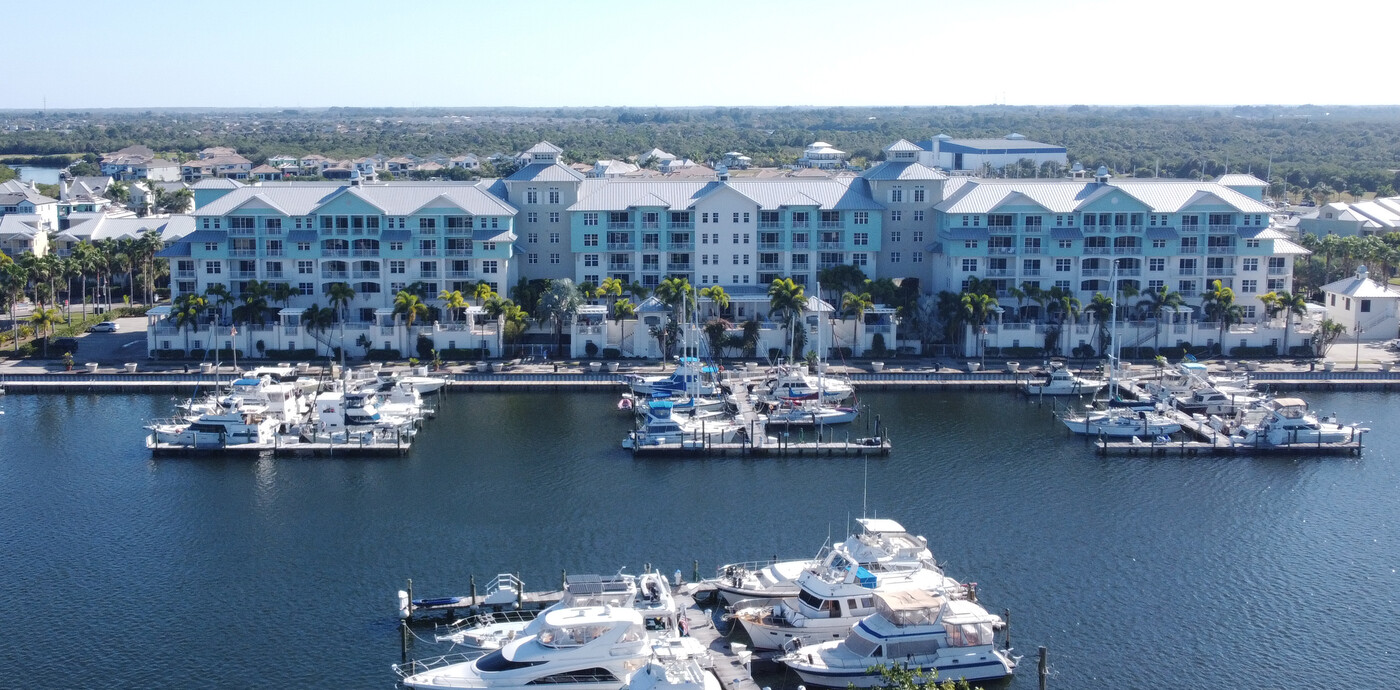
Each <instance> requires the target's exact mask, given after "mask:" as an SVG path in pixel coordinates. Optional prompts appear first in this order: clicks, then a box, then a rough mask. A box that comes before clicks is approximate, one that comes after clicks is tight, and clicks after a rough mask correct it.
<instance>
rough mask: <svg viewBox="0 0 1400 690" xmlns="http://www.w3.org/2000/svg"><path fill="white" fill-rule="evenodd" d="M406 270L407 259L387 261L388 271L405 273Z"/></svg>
mask: <svg viewBox="0 0 1400 690" xmlns="http://www.w3.org/2000/svg"><path fill="white" fill-rule="evenodd" d="M406 272H408V262H407V261H390V262H389V273H392V274H403V273H406Z"/></svg>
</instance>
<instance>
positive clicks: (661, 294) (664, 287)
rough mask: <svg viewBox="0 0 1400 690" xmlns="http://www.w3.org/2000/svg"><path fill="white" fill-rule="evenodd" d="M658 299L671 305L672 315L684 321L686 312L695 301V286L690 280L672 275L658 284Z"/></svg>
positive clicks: (656, 292)
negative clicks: (692, 285)
mask: <svg viewBox="0 0 1400 690" xmlns="http://www.w3.org/2000/svg"><path fill="white" fill-rule="evenodd" d="M655 294H656V299H658V300H661V302H662V303H664V304H667V305H670V307H671V316H672V318H673V319H675V320H676V321H684V318H683V316H684V314H685V313H686V312H687V311H688V308H689V306H690V305H692V304H694V303H695V288H693V287H691V286H690V281H689V280H686V279H685V278H681V277H671V278H667V279H665V280H663V281H661V284H659V285H657V286H656V290H655Z"/></svg>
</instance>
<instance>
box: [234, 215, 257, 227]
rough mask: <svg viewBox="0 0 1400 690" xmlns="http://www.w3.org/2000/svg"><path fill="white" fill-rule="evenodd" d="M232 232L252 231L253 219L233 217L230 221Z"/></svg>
mask: <svg viewBox="0 0 1400 690" xmlns="http://www.w3.org/2000/svg"><path fill="white" fill-rule="evenodd" d="M228 227H229V229H230V230H252V229H253V219H252V217H250V216H233V217H232V218H229V219H228Z"/></svg>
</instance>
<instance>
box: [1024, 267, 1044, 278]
mask: <svg viewBox="0 0 1400 690" xmlns="http://www.w3.org/2000/svg"><path fill="white" fill-rule="evenodd" d="M1021 275H1023V276H1028V277H1036V276H1039V275H1040V269H1038V268H1027V269H1023V270H1022V271H1021Z"/></svg>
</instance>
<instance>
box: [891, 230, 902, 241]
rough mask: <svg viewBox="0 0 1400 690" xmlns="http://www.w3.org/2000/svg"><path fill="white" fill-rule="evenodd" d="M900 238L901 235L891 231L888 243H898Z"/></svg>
mask: <svg viewBox="0 0 1400 690" xmlns="http://www.w3.org/2000/svg"><path fill="white" fill-rule="evenodd" d="M901 237H903V235H902V234H901V233H900V232H899V231H898V230H895V231H893V232H891V233H890V241H891V242H898V241H899V240H900V238H901Z"/></svg>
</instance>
